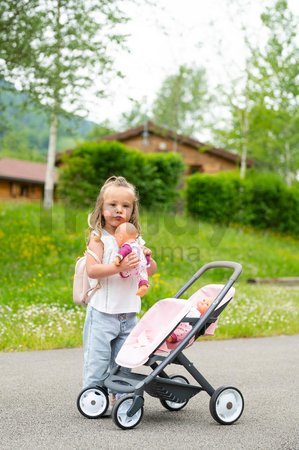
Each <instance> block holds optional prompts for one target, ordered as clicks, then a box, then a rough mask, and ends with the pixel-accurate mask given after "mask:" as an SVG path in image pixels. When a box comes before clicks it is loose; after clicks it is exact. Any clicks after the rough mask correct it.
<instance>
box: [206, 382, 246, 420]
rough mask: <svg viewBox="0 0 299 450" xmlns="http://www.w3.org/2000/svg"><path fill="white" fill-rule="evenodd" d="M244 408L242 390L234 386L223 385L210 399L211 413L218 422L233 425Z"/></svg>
mask: <svg viewBox="0 0 299 450" xmlns="http://www.w3.org/2000/svg"><path fill="white" fill-rule="evenodd" d="M243 410H244V398H243V395H242V394H241V392H240V391H239V390H238V389H236V388H234V387H232V386H221V387H220V388H218V389H216V391H215V392H214V394H213V395H212V397H211V399H210V413H211V415H212V417H213V419H214V420H216V422H218V423H220V424H222V425H231V424H233V423H234V422H236V421H237V420H238V419H239V418H240V417H241V415H242V413H243Z"/></svg>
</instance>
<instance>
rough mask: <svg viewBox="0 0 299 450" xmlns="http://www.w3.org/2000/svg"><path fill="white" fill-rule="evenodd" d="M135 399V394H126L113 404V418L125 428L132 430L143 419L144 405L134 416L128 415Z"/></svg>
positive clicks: (119, 425)
mask: <svg viewBox="0 0 299 450" xmlns="http://www.w3.org/2000/svg"><path fill="white" fill-rule="evenodd" d="M134 399H135V397H134V395H126V396H125V397H121V398H120V399H119V400H118V401H117V402H116V403H115V405H114V406H113V409H112V419H113V421H114V423H115V424H116V425H117V426H118V427H119V428H122V429H123V430H130V429H132V428H134V427H136V426H137V425H138V424H139V422H140V421H141V419H142V416H143V406H141V408H140V409H138V411H137V412H136V413H135V414H134V415H133V416H132V417H129V416H128V415H127V412H128V411H129V409H130V408H131V406H132V405H133V402H134Z"/></svg>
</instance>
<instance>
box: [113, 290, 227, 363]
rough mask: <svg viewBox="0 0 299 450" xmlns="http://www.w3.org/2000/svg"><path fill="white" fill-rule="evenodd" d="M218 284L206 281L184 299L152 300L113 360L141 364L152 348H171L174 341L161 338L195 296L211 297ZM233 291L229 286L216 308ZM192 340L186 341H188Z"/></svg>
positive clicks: (192, 304) (184, 313)
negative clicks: (171, 342) (155, 301)
mask: <svg viewBox="0 0 299 450" xmlns="http://www.w3.org/2000/svg"><path fill="white" fill-rule="evenodd" d="M222 288H223V285H220V284H209V285H207V286H204V287H203V288H201V289H199V290H198V291H197V292H195V294H193V295H192V296H191V297H190V298H189V299H188V300H183V299H177V298H166V299H164V300H160V301H158V302H157V303H155V304H154V305H153V306H152V307H151V308H150V309H149V310H148V311H147V312H146V313H145V314H144V316H143V317H142V318H141V319H140V321H139V322H138V323H137V325H136V326H135V327H134V329H133V330H132V331H131V333H130V334H129V336H128V338H127V339H126V341H125V343H124V345H123V346H122V348H121V350H120V351H119V353H118V355H117V357H116V360H115V361H116V364H118V365H120V366H122V367H128V368H135V367H139V366H141V365H143V364H145V363H146V361H147V360H148V359H149V357H150V355H151V354H152V353H154V352H155V351H170V350H172V349H173V348H175V347H176V346H177V345H178V343H174V344H170V343H166V342H164V341H165V340H166V338H167V336H168V335H169V334H170V333H171V332H172V331H173V330H174V329H175V328H176V326H178V325H179V323H180V322H181V320H182V319H183V318H184V317H185V316H187V315H188V313H190V312H191V314H190V316H192V315H193V314H192V309H194V307H195V306H196V305H197V302H198V301H199V300H202V299H204V298H211V299H213V300H214V299H215V298H216V297H217V295H218V294H219V292H220V291H221V290H222ZM234 292H235V289H234V288H230V290H229V291H228V293H227V294H226V295H225V297H224V298H223V300H222V301H221V302H220V304H219V305H218V307H217V308H219V307H220V306H222V305H223V304H225V303H226V302H228V301H229V300H230V299H231V298H232V297H233V295H234ZM217 308H216V309H217ZM215 328H216V324H212V325H210V326H209V328H208V329H207V330H206V334H208V335H211V334H214V330H215ZM193 340H194V339H193ZM193 340H192V341H190V343H189V345H191V343H192V342H193ZM161 343H162V344H161Z"/></svg>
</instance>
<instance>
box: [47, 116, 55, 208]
mask: <svg viewBox="0 0 299 450" xmlns="http://www.w3.org/2000/svg"><path fill="white" fill-rule="evenodd" d="M57 129H58V118H57V115H56V114H55V113H53V114H52V117H51V125H50V137H49V147H48V156H47V171H46V181H45V191H44V208H45V209H50V208H52V206H53V198H54V175H55V155H56V143H57Z"/></svg>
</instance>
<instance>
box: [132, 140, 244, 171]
mask: <svg viewBox="0 0 299 450" xmlns="http://www.w3.org/2000/svg"><path fill="white" fill-rule="evenodd" d="M124 144H125V145H127V146H129V147H133V148H138V149H139V150H141V151H143V152H145V153H149V152H160V153H163V152H171V151H175V150H176V151H177V152H178V153H180V154H181V155H182V157H183V159H184V161H185V163H186V165H187V166H188V169H187V173H188V174H189V173H192V172H204V173H210V174H212V173H217V172H220V171H226V170H234V169H236V164H235V163H234V162H233V161H228V160H227V159H225V158H222V157H221V156H217V155H211V154H210V153H207V152H200V151H199V150H196V149H195V148H193V147H191V146H189V145H187V144H178V145H177V148H176V149H175V143H174V142H173V141H172V140H170V139H168V138H161V137H159V136H155V135H149V137H148V138H147V143H145V142H144V139H143V137H142V136H136V137H133V138H129V139H126V141H125V142H124Z"/></svg>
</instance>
